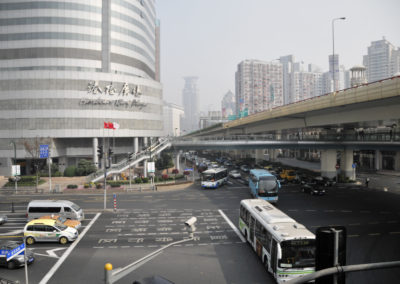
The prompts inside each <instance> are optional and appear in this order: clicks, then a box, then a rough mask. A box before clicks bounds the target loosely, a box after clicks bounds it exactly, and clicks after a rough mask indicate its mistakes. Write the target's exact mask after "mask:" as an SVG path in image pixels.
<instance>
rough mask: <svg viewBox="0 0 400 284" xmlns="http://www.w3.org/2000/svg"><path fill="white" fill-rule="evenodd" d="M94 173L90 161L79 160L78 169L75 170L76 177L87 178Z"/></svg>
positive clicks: (94, 168) (93, 166) (93, 167)
mask: <svg viewBox="0 0 400 284" xmlns="http://www.w3.org/2000/svg"><path fill="white" fill-rule="evenodd" d="M95 171H96V166H95V165H94V164H93V162H92V161H89V160H85V159H82V160H79V162H78V167H77V168H76V174H77V175H78V176H87V175H90V174H91V173H93V172H95Z"/></svg>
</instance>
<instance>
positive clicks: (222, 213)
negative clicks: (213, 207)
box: [218, 209, 246, 243]
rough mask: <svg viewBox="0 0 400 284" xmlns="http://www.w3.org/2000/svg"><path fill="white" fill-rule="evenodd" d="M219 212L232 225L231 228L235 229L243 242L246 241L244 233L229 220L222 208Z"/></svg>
mask: <svg viewBox="0 0 400 284" xmlns="http://www.w3.org/2000/svg"><path fill="white" fill-rule="evenodd" d="M218 212H219V214H221V216H222V217H224V219H225V221H226V222H227V223H228V224H229V226H231V228H232V229H233V230H234V231H235V233H236V235H238V237H239V238H240V239H241V240H242V242H243V243H245V242H246V240H245V239H244V238H243V236H242V234H241V233H240V232H239V230H238V228H236V226H235V225H234V224H233V223H232V222H231V220H229V218H228V217H227V216H226V215H225V214H224V212H222V210H221V209H218Z"/></svg>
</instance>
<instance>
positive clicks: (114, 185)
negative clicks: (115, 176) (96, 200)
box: [110, 183, 121, 187]
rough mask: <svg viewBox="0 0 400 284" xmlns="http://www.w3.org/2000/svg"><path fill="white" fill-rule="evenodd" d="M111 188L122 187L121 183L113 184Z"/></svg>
mask: <svg viewBox="0 0 400 284" xmlns="http://www.w3.org/2000/svg"><path fill="white" fill-rule="evenodd" d="M110 186H111V187H120V186H121V185H120V184H119V183H112V184H110Z"/></svg>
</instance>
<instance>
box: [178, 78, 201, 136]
mask: <svg viewBox="0 0 400 284" xmlns="http://www.w3.org/2000/svg"><path fill="white" fill-rule="evenodd" d="M183 79H184V80H185V86H184V87H183V91H182V98H183V108H184V110H185V114H184V118H183V121H182V128H183V130H185V131H186V132H190V131H193V130H197V129H198V128H199V94H198V90H197V80H198V77H184V78H183Z"/></svg>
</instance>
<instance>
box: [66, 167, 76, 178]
mask: <svg viewBox="0 0 400 284" xmlns="http://www.w3.org/2000/svg"><path fill="white" fill-rule="evenodd" d="M75 175H76V167H75V166H69V167H67V168H66V169H65V171H64V176H66V177H74V176H75Z"/></svg>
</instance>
